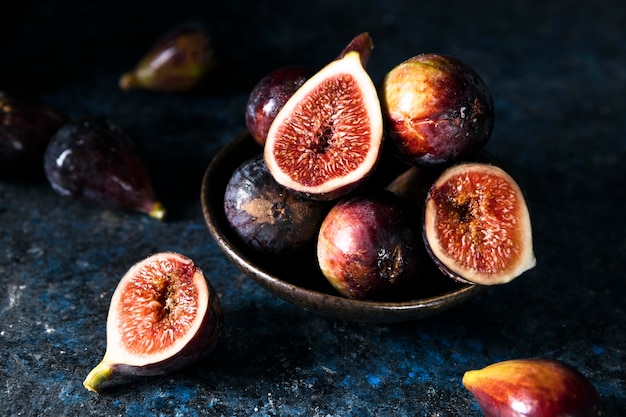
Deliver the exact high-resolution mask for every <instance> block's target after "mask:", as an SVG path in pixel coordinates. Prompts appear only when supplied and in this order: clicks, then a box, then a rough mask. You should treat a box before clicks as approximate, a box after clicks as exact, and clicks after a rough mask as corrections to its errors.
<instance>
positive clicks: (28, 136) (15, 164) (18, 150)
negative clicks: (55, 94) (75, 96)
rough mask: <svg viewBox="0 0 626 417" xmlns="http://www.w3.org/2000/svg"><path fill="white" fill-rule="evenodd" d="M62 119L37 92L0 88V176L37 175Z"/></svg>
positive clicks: (61, 123)
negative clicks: (36, 94) (49, 143)
mask: <svg viewBox="0 0 626 417" xmlns="http://www.w3.org/2000/svg"><path fill="white" fill-rule="evenodd" d="M66 121H67V117H66V116H65V115H64V114H63V113H61V112H60V111H59V110H57V109H55V108H54V107H52V106H51V105H49V104H47V103H45V102H44V101H43V100H41V99H40V98H39V97H37V96H34V95H32V94H30V93H25V92H15V91H2V90H0V177H5V176H6V177H9V178H14V179H19V178H24V177H34V176H37V175H41V174H42V172H43V155H44V152H45V150H46V146H48V142H49V141H50V138H52V136H53V135H54V134H55V133H56V131H57V130H58V129H59V128H60V127H61V126H62V125H63V124H64V123H66Z"/></svg>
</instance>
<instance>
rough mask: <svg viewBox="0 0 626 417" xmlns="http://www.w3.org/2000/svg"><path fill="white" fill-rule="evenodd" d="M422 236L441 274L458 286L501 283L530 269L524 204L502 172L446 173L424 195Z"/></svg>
mask: <svg viewBox="0 0 626 417" xmlns="http://www.w3.org/2000/svg"><path fill="white" fill-rule="evenodd" d="M423 235H424V241H425V243H426V249H427V250H428V253H429V254H430V255H431V257H432V259H433V260H434V261H435V262H436V263H437V265H438V266H439V268H440V269H441V271H442V272H444V273H445V274H447V275H448V276H450V277H452V278H454V279H457V280H459V281H462V282H469V283H475V284H482V285H495V284H504V283H507V282H510V281H511V280H513V279H515V278H516V277H518V276H519V275H521V274H522V273H523V272H525V271H527V270H529V269H531V268H533V267H534V266H535V263H536V261H535V256H534V252H533V242H532V228H531V221H530V214H529V211H528V207H527V204H526V200H525V198H524V195H523V193H522V190H521V189H520V187H519V185H518V184H517V183H516V181H515V180H514V179H513V178H512V177H511V176H510V175H509V174H508V173H507V172H506V171H504V170H503V169H502V168H499V167H497V166H495V165H491V164H487V163H481V162H475V163H469V162H468V163H461V164H457V165H454V166H452V167H450V168H448V169H446V170H445V171H444V172H443V173H442V174H441V175H440V176H439V178H438V179H437V180H436V181H435V183H434V184H433V185H432V187H431V189H430V190H429V192H428V196H427V199H426V205H425V208H424V221H423Z"/></svg>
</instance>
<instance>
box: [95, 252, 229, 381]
mask: <svg viewBox="0 0 626 417" xmlns="http://www.w3.org/2000/svg"><path fill="white" fill-rule="evenodd" d="M221 328H222V311H221V307H220V303H219V298H218V297H217V294H216V292H215V291H214V290H213V288H212V287H211V285H210V283H209V282H208V281H207V280H206V278H205V276H204V274H203V272H202V270H200V269H199V268H198V267H197V266H196V265H195V264H194V263H193V261H192V260H191V259H189V258H187V257H185V256H183V255H181V254H178V253H173V252H162V253H158V254H155V255H152V256H150V257H148V258H146V259H144V260H142V261H140V262H138V263H137V264H135V265H134V266H132V267H131V268H130V269H129V270H128V272H127V273H126V274H125V275H124V277H123V278H122V279H121V281H120V282H119V284H118V286H117V288H116V289H115V292H114V293H113V297H112V298H111V305H110V307H109V314H108V317H107V326H106V331H107V348H106V352H105V354H104V357H103V359H102V361H101V362H100V363H99V364H98V365H97V366H96V367H95V368H94V369H93V370H92V371H91V372H90V373H89V375H88V376H87V378H86V379H85V381H84V382H83V385H84V386H85V388H87V389H88V390H90V391H94V392H98V391H99V389H100V387H101V385H102V383H104V382H105V381H107V380H109V379H111V378H113V377H114V376H123V375H160V374H165V373H168V372H172V371H175V370H178V369H181V368H183V367H186V366H189V365H191V364H192V363H195V362H197V361H199V360H201V359H203V358H204V357H206V355H207V354H208V353H209V352H210V351H211V350H212V349H213V347H214V346H215V344H216V342H217V340H218V338H219V336H220V334H221Z"/></svg>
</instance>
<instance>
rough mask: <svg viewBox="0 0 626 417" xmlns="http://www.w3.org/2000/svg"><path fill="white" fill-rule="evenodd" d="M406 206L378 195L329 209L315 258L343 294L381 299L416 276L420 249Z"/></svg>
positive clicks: (351, 199) (389, 195) (387, 194)
mask: <svg viewBox="0 0 626 417" xmlns="http://www.w3.org/2000/svg"><path fill="white" fill-rule="evenodd" d="M404 207H405V206H404V205H403V203H402V201H401V200H400V198H398V197H397V196H395V195H394V194H393V193H391V192H389V191H386V190H380V191H371V192H368V193H367V194H366V195H365V194H359V195H351V196H349V197H345V198H343V199H341V200H339V202H338V203H337V204H336V205H335V206H333V208H331V210H330V211H329V213H328V214H327V216H326V217H325V219H324V221H323V223H322V225H321V227H320V231H319V237H318V241H317V259H318V264H319V267H320V269H321V271H322V273H323V275H324V276H325V277H326V279H327V280H328V282H329V283H330V284H331V285H332V286H333V287H334V288H335V289H336V290H337V291H338V292H339V293H340V294H341V295H343V296H345V297H347V298H352V299H382V298H385V297H389V296H392V295H393V294H394V293H397V292H398V291H399V289H400V288H402V287H403V286H404V285H405V284H407V283H408V282H409V280H413V279H415V277H416V276H417V275H418V271H419V268H420V259H422V257H421V256H420V253H421V252H420V251H423V247H422V246H421V242H420V239H419V234H418V233H417V232H415V230H416V229H415V228H413V227H411V224H410V221H409V219H408V217H407V214H406V212H405V208H404ZM396 295H397V294H396Z"/></svg>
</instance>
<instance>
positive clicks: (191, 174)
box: [0, 0, 626, 417]
mask: <svg viewBox="0 0 626 417" xmlns="http://www.w3.org/2000/svg"><path fill="white" fill-rule="evenodd" d="M214 3H216V2H211V1H203V2H198V1H178V2H166V1H157V2H130V1H124V2H122V1H95V2H70V1H61V0H59V1H26V2H21V3H20V4H19V5H18V6H17V7H16V9H18V10H17V11H13V12H11V13H10V14H9V13H6V12H5V10H3V14H2V17H1V18H0V23H2V25H0V26H1V27H2V29H0V30H1V31H2V32H1V33H0V35H1V36H0V88H1V89H5V88H10V87H23V88H27V89H29V90H31V91H33V92H35V93H37V94H39V95H40V96H42V97H43V98H45V99H46V100H47V101H49V102H50V103H51V104H53V105H55V106H57V107H58V108H60V109H61V110H63V111H64V112H66V113H67V114H68V115H70V116H71V117H80V116H85V115H90V114H94V113H100V114H105V115H107V116H108V117H110V118H111V119H112V120H114V121H116V122H117V123H118V124H120V125H121V126H122V127H123V128H124V129H125V130H126V131H127V132H128V133H130V134H131V135H132V136H133V138H134V139H135V140H136V141H137V143H138V145H139V148H140V150H141V152H142V156H143V157H144V159H145V160H146V162H147V164H148V166H149V168H150V170H151V173H152V174H153V179H154V182H155V187H156V189H157V193H158V194H159V196H160V197H161V198H162V200H163V202H164V203H165V205H166V206H167V207H168V208H169V209H170V212H171V214H172V216H171V218H170V219H169V220H168V221H166V222H164V223H160V222H157V221H155V220H152V219H150V218H147V217H146V216H142V215H139V214H134V213H125V212H112V211H107V210H103V209H100V208H95V207H91V206H86V205H82V204H80V203H77V202H75V201H72V200H68V199H64V198H62V197H60V196H58V195H57V194H55V193H54V192H53V191H52V189H51V188H50V187H49V186H48V184H47V183H46V182H45V180H43V179H40V180H34V181H28V182H15V181H0V353H1V355H0V361H1V362H0V381H2V383H1V384H0V415H50V416H52V415H55V416H57V415H58V416H60V415H68V416H70V415H71V416H78V415H80V416H90V415H94V416H95V415H98V416H101V415H111V416H117V415H119V416H122V415H124V416H129V417H135V416H144V415H157V416H203V415H211V416H213V415H215V416H291V415H306V416H329V417H330V416H347V415H354V416H369V415H377V416H423V417H434V416H438V417H453V416H454V417H459V416H464V417H473V416H480V415H481V412H480V409H479V408H478V405H477V403H476V402H475V401H474V399H473V397H472V396H471V394H469V392H468V391H466V390H465V389H464V388H463V386H462V384H461V377H462V375H463V372H465V371H466V370H468V369H474V368H479V367H483V366H485V365H488V364H490V363H493V362H496V361H500V360H505V359H511V358H520V357H549V358H556V359H560V360H563V361H566V362H568V363H570V364H572V365H573V366H575V367H576V368H578V369H579V370H580V371H581V372H583V373H584V374H585V375H587V376H588V377H589V379H590V380H591V381H592V382H593V383H594V385H595V386H596V387H597V388H598V390H599V392H600V394H601V396H602V400H603V403H604V405H605V409H606V415H607V416H615V417H617V416H624V415H626V405H625V403H626V394H625V392H626V383H625V376H626V372H625V369H626V368H625V365H624V363H626V335H625V325H626V302H625V301H624V297H623V294H622V292H623V291H624V290H625V285H624V280H625V278H626V276H625V274H626V273H625V271H626V262H625V259H626V238H625V237H624V236H625V232H626V216H625V215H624V210H625V201H626V198H625V195H624V182H625V181H624V180H625V179H626V168H625V166H626V165H625V164H624V160H625V158H626V145H625V143H626V141H625V132H626V123H625V121H626V117H625V116H624V115H625V114H626V100H625V99H624V98H625V97H626V42H625V41H626V39H625V32H624V28H625V27H626V9H625V8H624V7H623V4H622V2H621V1H616V0H613V1H604V2H595V1H591V0H587V1H578V2H569V3H566V2H556V1H552V2H550V1H548V2H546V1H538V0H531V1H519V0H514V1H507V2H500V1H487V0H484V1H475V2H468V1H446V2H437V1H431V2H419V1H410V2H409V1H393V0H384V1H372V2H364V1H356V0H349V1H337V0H330V1H328V0H321V1H316V2H285V1H256V2H252V1H232V2H228V5H226V4H219V5H218V4H214ZM222 3H226V2H222ZM188 19H197V20H200V21H203V22H205V23H206V24H207V26H208V27H209V28H210V30H211V31H212V32H213V34H214V36H215V38H216V39H217V40H219V42H220V44H221V45H222V47H223V48H224V50H225V51H226V52H227V53H228V54H229V56H230V59H231V65H232V69H231V71H230V77H229V79H228V80H225V81H224V82H223V83H221V84H222V87H223V88H221V89H220V90H219V91H213V92H212V93H210V94H185V95H172V94H163V93H150V92H144V91H135V92H122V91H121V90H119V89H118V87H117V80H118V77H119V76H120V75H121V74H122V73H123V72H125V71H127V70H129V69H130V68H132V67H133V66H134V65H135V63H136V61H137V60H138V59H139V57H140V56H141V55H142V54H143V53H144V52H145V50H146V49H147V47H148V46H149V45H150V44H151V43H152V42H153V41H154V40H155V38H156V37H158V36H160V35H161V34H162V33H163V32H164V31H166V30H167V29H169V28H170V27H171V26H173V25H175V24H177V23H179V22H181V21H183V20H188ZM363 31H368V32H370V34H371V36H372V38H373V39H374V43H375V49H374V51H373V53H372V56H371V59H370V63H369V65H368V70H369V71H370V74H371V75H372V78H373V79H374V80H375V81H378V80H380V78H381V77H382V76H383V75H384V74H385V72H386V71H388V70H390V69H391V68H392V67H393V66H395V65H396V64H398V63H399V62H400V61H402V60H404V59H406V58H409V57H410V56H413V55H416V54H418V53H422V52H442V53H449V54H453V55H456V56H458V57H459V58H461V59H463V60H464V61H466V62H467V63H469V64H470V65H472V66H473V67H474V68H475V69H476V70H477V71H478V72H479V73H480V74H481V76H482V77H483V78H484V80H485V81H486V83H487V84H488V86H489V87H490V89H491V92H492V94H493V97H494V102H495V107H496V126H495V129H494V132H493V136H492V139H491V141H490V143H489V144H488V146H487V149H488V150H489V151H490V152H492V153H493V154H494V155H495V156H496V157H498V158H500V159H501V160H502V161H503V162H504V163H505V164H506V166H507V167H508V169H509V170H510V171H511V173H512V174H514V176H515V177H516V178H517V179H518V181H519V182H520V184H521V185H522V187H523V188H524V189H525V191H526V192H527V195H528V199H529V203H530V207H531V210H532V214H533V221H534V227H535V252H536V255H537V259H538V265H537V267H536V268H535V269H533V270H532V271H530V272H528V273H527V274H525V275H524V276H523V277H521V278H520V279H518V280H516V281H514V282H513V283H511V284H508V285H505V286H501V287H498V288H493V289H490V290H489V291H486V292H484V293H482V294H480V295H479V296H478V297H476V298H475V299H472V300H471V301H470V302H468V303H466V304H464V305H462V306H460V307H458V308H455V309H453V310H450V311H448V312H445V313H443V314H440V315H437V316H434V317H431V318H428V319H424V320H421V321H416V322H409V323H402V324H394V325H371V324H360V323H350V322H344V321H340V320H333V319H328V318H324V317H320V316H317V315H314V314H312V313H310V312H307V311H305V310H302V309H300V308H298V307H295V306H293V305H290V304H288V303H286V302H283V301H282V300H280V299H277V298H276V297H274V296H272V295H270V294H269V293H268V292H267V291H265V290H264V289H262V288H260V287H259V286H257V285H256V284H255V283H253V282H252V281H251V280H249V279H248V278H246V277H245V276H243V275H242V274H241V273H240V272H239V271H238V270H237V269H236V268H235V267H234V266H233V265H232V264H230V263H229V262H228V260H227V259H226V257H225V256H224V255H223V254H222V253H221V252H220V251H219V250H218V248H217V246H216V245H215V244H214V242H213V241H212V239H211V237H210V235H209V234H208V231H207V229H206V227H205V225H204V220H203V218H202V213H201V209H200V201H199V193H200V181H201V176H202V173H203V171H204V169H205V168H206V166H207V165H208V163H209V162H210V160H211V157H212V156H213V155H214V154H215V152H216V151H217V150H218V149H220V147H221V146H222V145H223V144H225V143H226V142H228V141H229V140H230V139H231V138H232V137H234V136H235V135H236V134H238V133H239V132H240V131H241V130H242V129H244V127H245V126H244V118H243V114H244V106H245V103H246V101H247V98H248V94H249V92H250V90H251V88H252V86H253V85H254V84H255V83H256V81H258V80H259V79H260V77H261V76H263V75H265V74H266V73H267V72H269V71H270V70H272V69H274V68H277V67H279V66H283V65H288V64H304V65H308V66H310V67H313V68H318V67H321V66H322V65H324V64H326V63H327V62H328V61H329V60H330V59H332V58H334V57H335V56H336V54H337V53H338V52H339V51H341V50H342V49H343V47H344V46H345V45H346V44H347V42H348V41H350V40H351V39H352V37H353V36H354V35H356V34H357V33H360V32H363ZM162 250H173V251H179V252H181V253H184V254H186V255H187V256H189V257H191V258H192V259H194V260H195V261H196V262H197V263H198V264H199V265H200V266H201V267H202V268H203V269H204V270H205V272H206V273H207V275H208V277H209V279H210V281H211V282H212V283H213V285H214V287H215V288H216V289H217V291H218V292H219V294H220V297H221V300H222V304H223V307H224V314H225V320H226V327H225V333H224V336H223V338H222V339H221V341H220V343H219V345H218V347H217V348H216V350H215V351H214V352H213V354H212V356H211V357H210V358H209V359H207V360H206V361H204V362H202V363H201V364H200V365H198V366H195V367H192V368H191V369H187V370H184V371H180V372H176V373H173V374H170V375H167V376H163V377H152V378H143V379H130V380H126V381H120V383H119V384H117V385H114V386H111V387H109V389H107V390H106V391H105V392H103V393H102V394H100V395H95V394H93V393H90V392H88V391H87V390H86V389H84V388H83V386H82V381H83V379H84V377H85V376H86V374H87V373H88V372H89V370H90V369H91V368H92V367H93V366H94V365H95V364H96V363H97V362H98V361H99V359H100V358H101V356H102V354H103V353H104V349H105V320H106V314H107V310H108V305H109V300H110V297H111V295H112V292H113V290H114V288H115V285H116V284H117V282H118V280H119V279H120V277H121V276H122V275H123V274H124V272H125V271H126V270H127V269H128V268H129V267H130V265H132V264H133V263H135V262H136V261H138V260H140V259H142V258H144V257H145V256H147V255H149V254H151V253H153V252H156V251H162Z"/></svg>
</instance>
